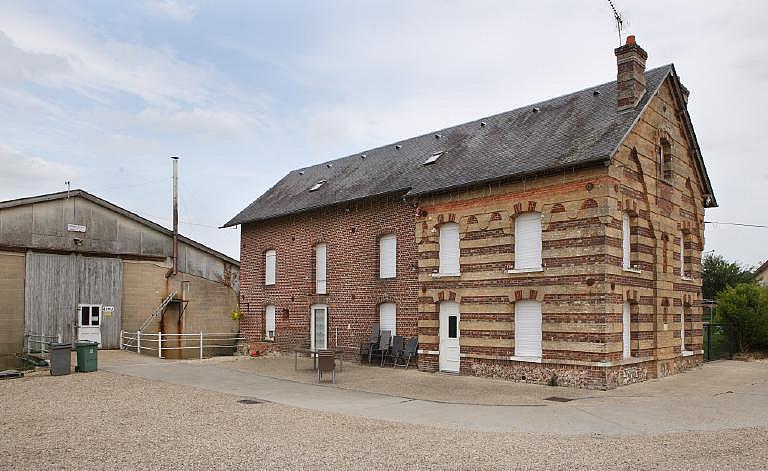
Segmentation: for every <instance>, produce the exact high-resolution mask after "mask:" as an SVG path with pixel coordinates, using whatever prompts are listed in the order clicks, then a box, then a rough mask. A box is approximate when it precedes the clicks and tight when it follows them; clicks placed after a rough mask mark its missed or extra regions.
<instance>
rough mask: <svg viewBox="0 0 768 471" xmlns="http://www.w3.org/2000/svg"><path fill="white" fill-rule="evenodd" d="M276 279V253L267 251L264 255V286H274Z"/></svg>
mask: <svg viewBox="0 0 768 471" xmlns="http://www.w3.org/2000/svg"><path fill="white" fill-rule="evenodd" d="M276 277H277V252H275V251H274V250H267V251H266V252H265V253H264V284H265V285H274V284H275V279H276Z"/></svg>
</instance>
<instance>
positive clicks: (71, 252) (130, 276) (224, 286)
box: [0, 190, 239, 356]
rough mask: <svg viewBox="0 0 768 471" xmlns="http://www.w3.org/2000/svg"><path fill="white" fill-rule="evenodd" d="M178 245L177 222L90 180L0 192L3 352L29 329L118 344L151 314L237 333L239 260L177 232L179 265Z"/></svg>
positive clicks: (183, 325)
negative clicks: (168, 223) (121, 201)
mask: <svg viewBox="0 0 768 471" xmlns="http://www.w3.org/2000/svg"><path fill="white" fill-rule="evenodd" d="M173 245H174V244H173V232H172V231H170V230H168V229H166V228H165V227H162V226H160V225H158V224H155V223H153V222H151V221H149V220H147V219H145V218H142V217H141V216H138V215H136V214H134V213H132V212H130V211H127V210H125V209H123V208H120V207H118V206H116V205H114V204H112V203H109V202H107V201H105V200H103V199H101V198H97V197H96V196H93V195H91V194H89V193H87V192H85V191H83V190H73V191H65V192H61V193H53V194H47V195H41V196H35V197H31V198H22V199H16V200H11V201H3V202H0V325H1V326H2V329H0V353H15V352H20V351H21V350H22V347H23V343H24V338H25V335H27V334H32V335H45V336H49V337H59V336H60V337H61V339H62V340H63V341H65V342H71V341H74V340H78V339H85V340H94V341H97V342H99V343H100V346H101V348H107V349H114V348H119V346H120V331H121V329H122V330H126V331H132V332H135V331H137V330H139V329H140V328H142V326H144V325H145V324H146V326H144V332H147V333H153V332H154V333H156V332H158V331H161V332H163V333H180V332H194V333H199V332H201V331H202V332H216V333H229V332H231V333H236V332H237V331H238V324H237V322H236V321H233V320H232V319H231V313H232V311H233V310H234V309H235V308H236V307H237V297H238V291H239V263H238V261H237V260H234V259H232V258H230V257H228V256H226V255H224V254H222V253H219V252H217V251H215V250H213V249H211V248H209V247H206V246H204V245H202V244H200V243H198V242H195V241H193V240H191V239H188V238H186V237H184V236H178V258H177V263H176V266H177V269H176V270H175V271H174V260H173V253H174V251H173ZM153 313H155V314H156V315H154V316H153ZM172 341H173V340H172ZM147 345H149V342H147ZM169 346H170V345H169ZM168 353H169V354H171V355H170V356H173V354H174V352H173V351H169V352H168ZM155 354H156V353H155ZM177 355H178V354H177ZM164 356H165V355H164Z"/></svg>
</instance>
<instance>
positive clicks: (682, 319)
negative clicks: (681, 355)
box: [680, 307, 685, 352]
mask: <svg viewBox="0 0 768 471" xmlns="http://www.w3.org/2000/svg"><path fill="white" fill-rule="evenodd" d="M680 309H681V310H680V351H681V352H684V351H685V308H684V307H681V308H680Z"/></svg>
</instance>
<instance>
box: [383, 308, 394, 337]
mask: <svg viewBox="0 0 768 471" xmlns="http://www.w3.org/2000/svg"><path fill="white" fill-rule="evenodd" d="M379 329H381V330H388V331H390V332H392V337H394V336H395V335H397V306H396V305H395V303H381V304H379Z"/></svg>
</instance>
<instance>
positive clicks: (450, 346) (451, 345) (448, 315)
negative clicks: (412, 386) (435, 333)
mask: <svg viewBox="0 0 768 471" xmlns="http://www.w3.org/2000/svg"><path fill="white" fill-rule="evenodd" d="M459 321H460V316H459V304H458V303H455V302H450V301H444V302H442V303H440V360H439V366H440V371H448V372H452V373H458V372H459V365H460V363H461V362H460V359H459V353H460V348H459V337H460V336H461V329H459Z"/></svg>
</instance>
